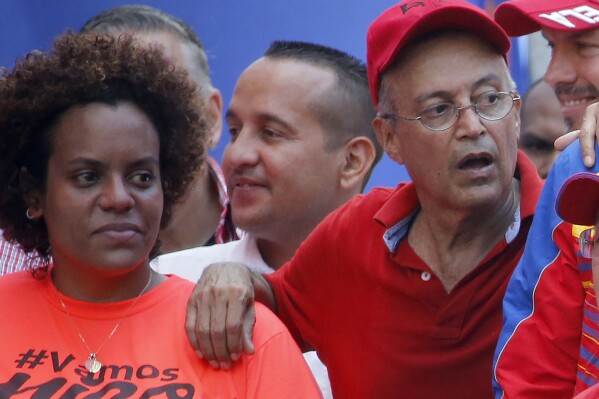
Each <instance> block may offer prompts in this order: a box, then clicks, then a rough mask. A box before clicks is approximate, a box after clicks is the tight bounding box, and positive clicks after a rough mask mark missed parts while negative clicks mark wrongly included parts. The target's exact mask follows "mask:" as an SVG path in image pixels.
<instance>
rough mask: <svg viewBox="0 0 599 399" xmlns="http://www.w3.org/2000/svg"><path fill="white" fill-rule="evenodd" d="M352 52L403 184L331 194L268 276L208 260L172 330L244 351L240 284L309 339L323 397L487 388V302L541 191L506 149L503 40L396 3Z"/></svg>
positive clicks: (496, 313) (490, 346)
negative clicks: (339, 202)
mask: <svg viewBox="0 0 599 399" xmlns="http://www.w3.org/2000/svg"><path fill="white" fill-rule="evenodd" d="M367 49H368V77H369V84H370V89H371V95H372V98H373V101H374V103H375V105H376V106H377V109H378V116H377V117H376V118H375V119H374V122H373V126H374V128H375V131H376V132H377V138H378V140H379V142H380V143H381V144H382V145H383V147H384V149H385V151H386V152H387V154H388V155H389V156H390V157H391V158H392V159H394V160H395V161H396V162H398V163H401V164H404V165H405V166H406V168H407V170H408V172H409V174H410V176H411V178H412V180H413V182H412V183H403V184H400V185H399V186H398V187H397V188H396V189H385V188H378V189H374V190H372V191H371V192H370V193H369V194H368V195H365V196H359V197H357V198H355V199H354V200H352V201H350V202H349V203H348V204H346V205H344V206H342V207H341V208H340V209H338V210H337V211H335V212H333V213H332V214H331V215H330V216H329V217H327V218H326V219H325V220H324V221H323V222H322V223H321V224H320V225H319V226H318V227H317V228H316V229H315V230H314V232H313V233H312V234H311V235H310V236H309V237H308V238H307V239H306V241H304V243H303V244H302V245H301V246H300V247H299V249H298V251H297V252H296V253H295V255H294V257H293V258H292V259H291V260H290V261H289V262H288V263H286V264H285V265H284V266H282V268H281V269H279V270H278V271H276V272H275V273H272V274H268V275H264V276H262V275H259V274H255V273H251V272H249V271H248V269H246V268H244V267H242V266H239V265H235V264H226V265H220V266H216V267H215V266H212V267H210V268H208V269H207V270H206V271H205V272H204V275H203V277H202V280H201V281H200V283H199V288H198V290H197V292H196V296H195V297H194V299H192V301H191V302H190V305H191V306H192V307H194V306H197V307H198V308H199V317H198V324H197V325H195V324H194V323H188V324H190V325H188V329H191V330H197V331H199V332H206V331H210V329H212V330H211V331H210V332H209V333H207V334H200V335H201V336H200V338H199V343H197V345H198V346H199V349H200V351H201V353H202V355H203V356H204V357H205V358H207V359H217V360H219V361H220V362H221V364H224V365H228V361H229V359H230V358H231V357H232V358H237V357H238V356H239V354H240V352H241V350H242V349H243V350H245V351H249V352H251V351H252V349H253V348H251V347H250V346H249V345H248V344H247V342H249V341H248V336H247V334H241V332H242V331H251V325H252V321H253V318H252V315H251V303H252V301H253V298H254V296H255V297H256V298H258V299H259V300H262V301H265V302H266V303H267V304H268V305H269V306H270V307H271V309H274V310H276V311H277V313H278V315H279V317H281V319H282V320H283V321H284V322H285V324H286V325H287V326H288V328H289V329H290V330H291V332H292V334H293V335H294V337H295V338H296V340H297V341H298V342H299V343H300V345H301V346H302V347H303V348H304V349H309V348H315V349H316V350H317V352H318V354H319V356H320V357H321V359H322V360H323V362H324V363H325V364H326V365H327V367H328V369H329V377H330V380H331V385H332V390H333V395H334V397H336V398H360V399H363V398H376V399H381V398H383V399H384V398H398V397H401V398H410V399H412V398H427V399H430V398H438V397H444V398H456V399H464V398H476V399H484V398H490V397H492V394H493V393H492V388H491V363H492V357H493V351H494V348H495V344H496V341H497V338H498V333H499V329H500V326H501V300H502V297H503V294H504V292H505V288H506V285H507V281H508V279H509V277H510V275H511V273H512V271H513V269H514V267H515V265H516V263H517V261H518V259H519V258H520V255H521V253H522V250H523V247H524V242H525V239H526V235H527V233H528V228H529V226H530V224H531V222H532V215H533V211H534V206H535V204H536V200H537V197H538V195H539V193H540V189H541V181H540V179H539V178H538V175H537V172H536V169H535V167H534V165H533V164H532V163H531V162H530V160H528V159H527V158H526V157H525V156H524V155H523V154H522V153H520V152H518V150H517V141H518V136H519V123H520V118H519V110H520V97H519V95H518V93H517V92H516V91H515V87H514V83H513V81H512V79H511V77H510V74H509V70H508V68H507V65H506V62H505V55H506V52H507V51H508V49H509V39H508V37H507V35H506V34H505V33H504V32H503V30H502V29H501V28H500V27H499V26H498V25H497V24H496V23H495V22H494V21H492V20H491V19H490V17H489V16H488V15H487V14H486V13H485V12H484V11H482V10H481V9H479V8H477V7H475V6H473V5H471V4H469V3H467V2H466V1H463V0H420V1H404V2H402V3H399V4H397V5H396V6H394V7H392V8H390V9H388V10H387V11H385V12H384V13H382V14H381V15H380V16H379V17H378V18H377V19H376V20H375V21H374V22H373V23H372V25H371V26H370V28H369V31H368V36H367ZM290 228H293V227H292V226H290ZM229 282H232V283H233V286H234V287H231V285H230V284H228V283H229ZM219 299H221V300H220V301H219ZM223 299H224V300H223ZM242 315H245V316H244V318H245V320H246V322H245V323H242V321H241V320H239V319H241V318H242ZM191 324H193V325H191ZM225 325H227V326H228V327H229V329H225ZM219 337H221V338H222V337H226V339H219ZM192 341H193V338H192Z"/></svg>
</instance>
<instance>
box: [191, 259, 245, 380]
mask: <svg viewBox="0 0 599 399" xmlns="http://www.w3.org/2000/svg"><path fill="white" fill-rule="evenodd" d="M254 278H255V276H254V277H253V276H252V273H251V271H250V270H249V269H248V268H247V267H246V266H244V265H242V264H240V263H217V264H213V265H210V266H209V267H207V268H206V269H205V270H204V272H203V273H202V276H201V277H200V280H199V281H198V283H197V285H196V287H195V289H194V290H193V293H192V294H191V296H190V298H189V301H188V303H187V319H186V322H185V329H186V331H187V335H188V338H189V341H190V343H191V345H192V346H193V348H194V349H195V350H196V352H197V353H198V355H199V356H200V357H202V358H204V359H206V360H207V361H208V362H209V363H210V365H211V366H212V367H215V368H218V367H220V368H223V369H228V368H230V367H231V361H235V360H238V359H239V358H240V357H241V352H242V351H243V352H245V353H247V354H252V353H254V345H253V344H252V333H253V328H254V323H255V321H256V317H255V313H254V286H253V283H254V282H253V280H254Z"/></svg>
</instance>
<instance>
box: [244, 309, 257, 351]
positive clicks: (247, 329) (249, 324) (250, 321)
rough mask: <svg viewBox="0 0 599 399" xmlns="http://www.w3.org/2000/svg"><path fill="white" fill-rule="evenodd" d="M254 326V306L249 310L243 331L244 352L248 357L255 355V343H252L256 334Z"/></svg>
mask: <svg viewBox="0 0 599 399" xmlns="http://www.w3.org/2000/svg"><path fill="white" fill-rule="evenodd" d="M254 324H256V310H255V309H254V307H253V306H252V307H251V308H250V309H248V311H247V313H246V315H245V320H244V322H243V328H242V329H243V331H242V336H241V339H242V346H243V351H244V352H245V353H247V354H248V355H251V354H253V353H254V343H253V342H252V336H253V334H254Z"/></svg>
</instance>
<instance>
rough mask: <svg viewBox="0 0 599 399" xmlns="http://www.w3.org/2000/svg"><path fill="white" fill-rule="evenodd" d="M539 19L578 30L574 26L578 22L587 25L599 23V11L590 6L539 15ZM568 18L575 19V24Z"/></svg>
mask: <svg viewBox="0 0 599 399" xmlns="http://www.w3.org/2000/svg"><path fill="white" fill-rule="evenodd" d="M539 17H541V18H546V19H548V20H550V21H553V22H555V23H557V24H560V25H563V26H565V27H568V28H576V25H575V24H574V22H576V20H579V21H582V22H586V23H587V24H591V25H594V24H596V23H597V22H599V10H596V9H594V8H593V7H589V6H580V7H576V8H572V9H566V10H561V11H554V12H552V13H551V14H539ZM567 17H571V18H573V19H574V22H572V21H571V20H569V19H568V18H567Z"/></svg>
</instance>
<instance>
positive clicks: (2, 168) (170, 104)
mask: <svg viewBox="0 0 599 399" xmlns="http://www.w3.org/2000/svg"><path fill="white" fill-rule="evenodd" d="M195 90H196V88H195V85H192V84H190V83H189V79H188V78H187V75H186V73H185V72H184V71H182V70H179V69H177V68H176V67H174V66H173V65H172V64H171V63H170V62H169V61H168V60H166V59H165V58H164V56H163V55H162V52H161V51H160V50H159V49H158V48H149V49H148V48H144V47H143V46H141V45H139V44H136V42H135V41H134V40H133V39H132V37H131V36H129V35H121V36H119V37H116V38H115V37H112V36H108V35H101V34H91V33H90V34H75V33H73V32H65V33H64V34H62V35H60V36H59V37H57V38H56V39H55V41H54V44H53V46H52V49H51V50H50V51H49V52H47V53H41V52H33V53H30V54H28V55H27V56H25V57H24V58H22V59H21V60H19V61H17V63H16V64H15V66H14V68H13V69H12V70H10V71H5V72H4V73H2V74H1V75H0V110H2V111H1V112H0V228H2V229H3V230H4V235H5V237H6V238H7V239H8V240H10V241H13V242H15V241H16V242H18V243H19V244H20V245H21V246H22V247H23V249H24V250H25V251H26V252H31V251H33V250H35V251H37V253H38V254H39V255H40V256H41V257H42V260H44V261H45V263H46V264H47V263H48V260H49V258H50V243H49V240H48V232H47V227H46V224H45V222H44V220H43V219H40V220H29V219H28V218H27V217H26V215H25V213H26V210H27V207H28V198H31V196H32V195H33V194H34V193H38V194H39V193H44V192H45V189H46V178H47V167H48V160H49V158H50V155H51V154H52V143H53V141H52V138H51V137H50V134H51V130H52V127H53V126H54V124H55V123H56V122H57V120H58V118H59V117H60V115H61V114H63V113H64V112H65V111H66V110H67V109H69V108H71V107H73V106H76V105H85V104H89V103H93V102H100V103H105V104H110V105H116V104H118V103H120V102H131V103H133V104H135V105H136V106H138V107H139V108H140V109H141V110H142V111H144V113H145V114H146V115H147V116H148V117H149V118H150V120H151V121H152V123H153V125H154V127H155V128H156V131H157V132H158V136H159V143H160V174H161V181H162V189H163V193H164V194H163V195H164V210H163V214H162V220H161V226H162V227H164V226H165V225H166V224H167V223H168V220H169V218H170V215H171V210H172V206H173V204H174V203H175V202H176V201H177V200H179V199H180V198H181V196H182V195H183V194H184V193H185V191H186V189H187V186H188V185H189V183H190V182H191V181H192V179H193V176H194V175H195V173H196V172H197V171H198V170H199V169H200V168H201V167H202V165H204V164H205V157H206V149H207V142H208V133H207V127H206V121H205V119H204V114H203V111H202V109H200V108H198V107H199V106H198V103H197V101H195V97H196V93H195ZM156 252H157V246H156V247H155V248H154V250H153V251H152V254H151V256H155V255H156Z"/></svg>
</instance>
